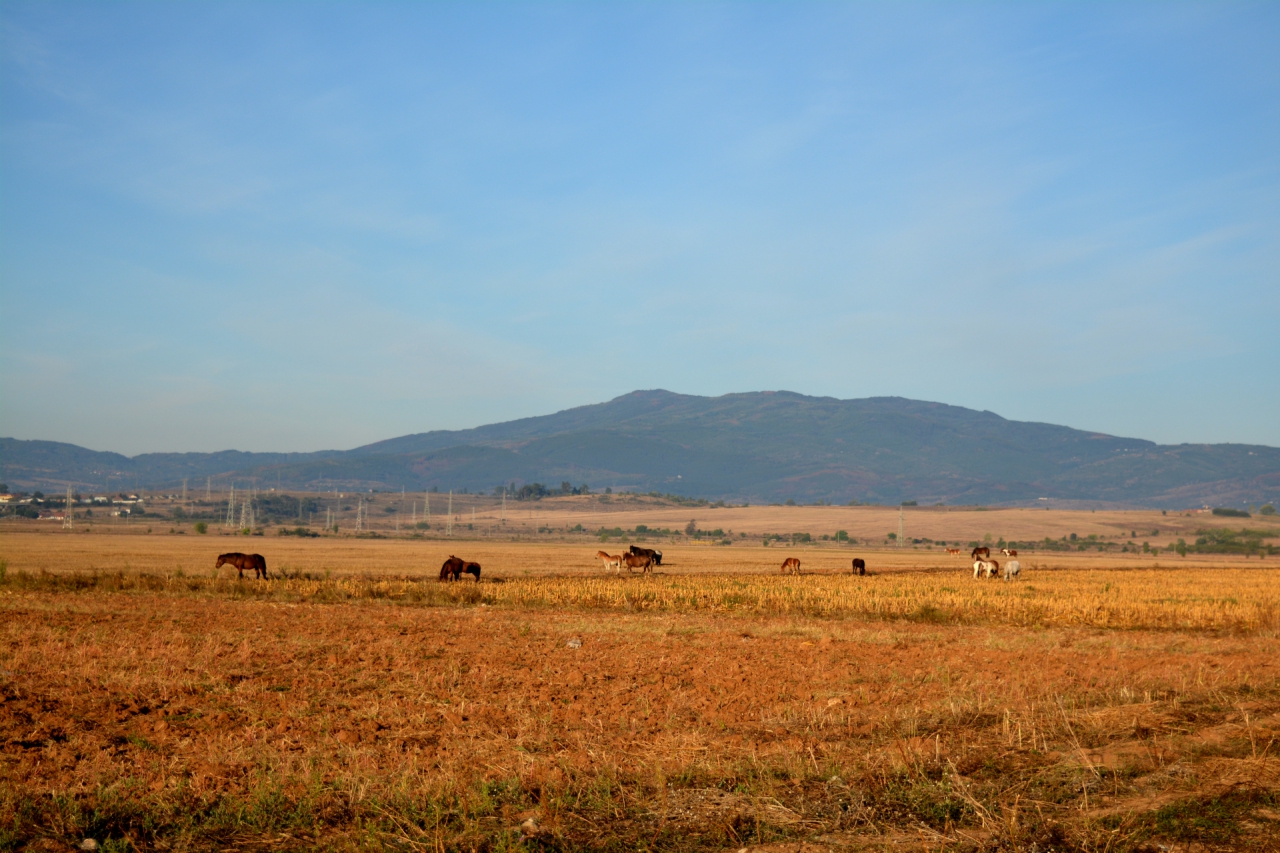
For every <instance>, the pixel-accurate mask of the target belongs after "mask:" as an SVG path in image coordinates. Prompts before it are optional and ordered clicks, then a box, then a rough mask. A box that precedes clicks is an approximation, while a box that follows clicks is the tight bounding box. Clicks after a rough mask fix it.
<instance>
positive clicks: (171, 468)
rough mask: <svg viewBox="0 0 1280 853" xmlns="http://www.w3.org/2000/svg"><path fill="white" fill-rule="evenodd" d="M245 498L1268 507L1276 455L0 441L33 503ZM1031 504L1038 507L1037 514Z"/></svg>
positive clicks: (983, 432)
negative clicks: (503, 493) (147, 493)
mask: <svg viewBox="0 0 1280 853" xmlns="http://www.w3.org/2000/svg"><path fill="white" fill-rule="evenodd" d="M107 477H111V479H112V483H113V485H112V488H113V489H119V488H133V487H135V485H136V487H138V488H147V489H156V488H165V489H172V488H175V487H177V486H179V485H180V484H181V481H182V479H183V478H184V477H185V478H188V481H189V487H190V488H192V489H196V488H198V487H203V485H204V480H205V479H206V478H211V479H212V480H213V482H214V483H215V484H217V485H218V486H220V487H223V488H225V486H226V484H227V483H229V482H231V481H233V480H234V481H237V482H240V483H247V482H249V480H250V479H256V481H257V483H258V485H259V487H267V486H275V485H277V484H278V485H280V486H283V487H286V488H307V489H315V490H322V489H334V488H338V489H379V490H399V489H400V488H402V487H404V488H408V489H412V490H422V489H428V488H432V487H436V488H439V489H442V490H443V489H455V490H461V489H468V490H470V491H489V490H491V489H493V488H494V487H495V486H498V485H501V484H508V485H509V484H511V483H513V482H514V483H515V484H517V485H521V484H523V483H527V482H535V481H536V482H543V483H553V484H559V483H560V482H561V481H564V480H568V481H570V482H572V483H573V484H574V485H578V484H581V483H587V484H589V485H590V486H591V487H592V488H593V490H600V489H603V488H604V487H606V486H609V487H612V488H613V489H614V490H615V491H617V490H624V489H626V490H636V491H644V492H648V491H658V492H669V493H673V494H681V495H689V496H699V497H707V498H712V499H717V498H723V499H726V500H731V501H751V502H770V501H781V500H785V499H788V498H794V499H795V500H798V501H802V502H813V501H817V500H826V501H831V502H838V503H845V502H848V501H850V500H858V501H861V502H878V503H890V504H896V503H899V502H900V501H903V500H917V501H919V502H920V503H921V504H933V503H948V504H992V505H995V504H1027V505H1035V504H1037V503H1038V502H1039V501H1040V499H1042V498H1048V499H1051V500H1052V501H1054V502H1055V504H1057V505H1061V503H1062V502H1064V501H1071V502H1084V503H1095V504H1097V503H1109V504H1130V505H1135V506H1155V507H1186V506H1199V505H1202V504H1213V505H1224V506H1240V505H1241V504H1242V503H1244V502H1255V503H1262V502H1268V501H1272V502H1274V501H1276V500H1277V499H1280V449H1277V448H1273V447H1265V446H1260V445H1239V444H1216V445H1206V444H1197V445H1176V446H1171V445H1158V444H1154V443H1152V442H1150V441H1144V440H1142V439H1135V438H1118V437H1115V436H1110V435H1104V434H1101V433H1091V432H1084V431H1081V430H1076V429H1071V428H1069V427H1062V426H1054V425H1052V424H1040V423H1028V422H1022V421H1010V420H1006V419H1005V418H1002V417H1000V416H999V415H996V414H994V413H992V412H977V411H973V410H971V409H965V408H961V407H958V406H947V405H943V404H941V403H927V402H920V401H917V400H907V399H903V398H900V397H873V398H868V399H862V400H837V399H834V398H830V397H806V396H803V395H801V394H792V393H789V392H783V391H779V392H756V393H748V394H727V395H725V396H723V397H694V396H688V395H683V394H673V393H671V392H668V391H636V392H633V393H631V394H626V395H624V396H622V397H618V398H617V399H614V400H610V401H609V402H607V403H600V404H596V405H591V406H581V407H578V408H575V409H568V410H565V411H562V412H557V413H555V414H552V415H545V416H541V417H534V418H524V419H521V420H516V421H508V422H506V423H500V424H490V425H488V426H482V427H476V428H475V429H469V430H457V431H437V432H427V433H418V434H415V435H406V436H401V437H399V438H392V439H388V440H386V441H380V442H377V443H375V444H369V445H366V446H364V447H357V448H355V449H353V450H346V451H322V452H319V453H240V452H237V451H223V452H221V453H149V454H143V455H141V456H135V457H133V458H129V457H125V456H121V455H119V454H115V453H100V452H95V451H91V450H86V449H84V448H81V447H77V446H75V445H70V444H59V443H55V442H44V441H18V440H15V439H0V479H3V480H4V481H5V482H7V483H8V484H9V485H10V486H12V487H15V488H26V489H32V488H41V489H44V490H46V491H48V490H57V489H63V488H66V486H67V485H72V486H74V487H76V488H80V489H84V490H100V491H101V490H105V488H106V478H107ZM1040 505H1043V503H1040Z"/></svg>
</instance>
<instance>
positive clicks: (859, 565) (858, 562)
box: [853, 557, 867, 575]
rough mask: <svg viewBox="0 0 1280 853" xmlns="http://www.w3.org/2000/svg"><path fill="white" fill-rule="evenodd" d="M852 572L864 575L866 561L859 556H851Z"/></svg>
mask: <svg viewBox="0 0 1280 853" xmlns="http://www.w3.org/2000/svg"><path fill="white" fill-rule="evenodd" d="M853 573H854V574H855V575H865V574H866V573H867V561H866V560H864V559H862V558H861V557H854V558H853Z"/></svg>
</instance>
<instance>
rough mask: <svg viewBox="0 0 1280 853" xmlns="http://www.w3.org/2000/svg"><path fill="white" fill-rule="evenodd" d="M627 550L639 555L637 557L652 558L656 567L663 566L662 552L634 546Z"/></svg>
mask: <svg viewBox="0 0 1280 853" xmlns="http://www.w3.org/2000/svg"><path fill="white" fill-rule="evenodd" d="M627 550H628V551H630V552H631V553H632V554H637V555H639V556H641V557H644V556H648V557H650V558H652V559H653V564H654V565H655V566H661V565H662V552H661V551H655V550H653V549H652V548H641V547H640V546H639V545H632V546H631V547H630V548H628V549H627Z"/></svg>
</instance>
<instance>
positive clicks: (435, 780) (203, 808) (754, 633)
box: [0, 592, 1280, 850]
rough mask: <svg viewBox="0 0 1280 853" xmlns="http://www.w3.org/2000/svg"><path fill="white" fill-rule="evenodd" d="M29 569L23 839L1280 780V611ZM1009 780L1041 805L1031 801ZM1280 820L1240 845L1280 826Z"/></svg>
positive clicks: (584, 826) (1056, 810)
mask: <svg viewBox="0 0 1280 853" xmlns="http://www.w3.org/2000/svg"><path fill="white" fill-rule="evenodd" d="M3 601H4V607H5V611H6V619H5V622H4V626H3V629H0V630H2V634H0V636H2V638H3V643H4V645H3V648H4V649H5V653H4V659H3V667H4V669H5V670H7V671H8V672H10V673H13V675H12V676H11V677H10V680H9V681H8V682H7V683H6V684H5V685H4V689H3V695H4V699H5V705H4V707H5V714H4V716H3V720H4V722H3V723H2V724H0V725H2V727H3V728H2V730H0V737H3V740H4V743H5V744H6V745H5V747H4V751H3V765H2V769H3V773H0V776H3V779H4V781H3V782H0V821H3V822H4V823H3V825H6V826H7V827H8V829H7V831H9V832H10V833H11V837H12V838H14V839H16V840H18V841H19V842H21V843H27V842H32V841H35V840H38V838H40V837H59V838H65V837H68V835H70V836H75V835H77V834H79V833H82V832H83V833H92V832H98V833H100V834H103V835H108V836H111V837H115V838H129V839H131V840H132V843H134V844H135V845H136V846H138V847H140V848H150V847H155V848H160V847H168V846H175V845H176V846H182V847H188V848H213V847H218V846H220V845H223V844H225V843H229V842H232V841H239V842H244V841H257V842H266V841H268V840H272V839H275V840H278V839H279V838H280V837H281V834H282V833H283V834H286V835H287V836H288V837H289V838H292V839H294V840H295V842H296V844H297V846H300V847H301V846H307V845H308V844H312V843H317V841H323V843H324V844H326V845H328V846H336V847H341V846H344V845H345V846H353V847H355V846H362V847H366V846H377V845H381V844H385V845H387V846H392V847H394V846H395V843H396V841H395V839H397V838H401V837H404V838H408V839H409V841H410V842H411V843H415V844H432V843H434V840H436V839H439V840H440V841H441V843H443V844H445V846H446V847H447V848H451V849H469V846H472V845H478V848H477V849H479V848H482V847H485V846H486V845H493V844H498V843H499V842H500V841H501V839H504V838H505V839H508V841H509V840H510V838H511V833H512V832H513V831H514V828H515V827H516V826H517V825H518V824H519V823H520V822H521V821H522V820H524V818H523V817H521V815H525V814H526V813H528V814H533V815H536V816H537V822H538V825H539V826H540V827H541V831H542V832H544V833H545V834H546V839H547V841H548V843H551V842H554V843H555V844H556V845H559V846H564V847H568V848H573V847H591V848H593V849H596V848H598V847H599V846H601V845H602V844H604V842H609V843H614V844H616V845H617V846H619V847H622V846H632V845H634V843H635V842H636V841H637V840H638V839H640V838H644V839H649V840H650V842H651V843H652V846H654V847H655V848H658V849H661V848H669V849H694V848H698V847H707V848H709V849H716V848H717V847H719V846H722V845H725V844H735V843H747V842H752V843H761V842H767V841H768V840H769V839H771V838H775V839H780V838H787V837H792V838H794V837H804V836H805V835H807V834H813V833H815V832H818V831H819V830H821V832H823V833H826V834H828V835H832V834H834V835H833V837H836V838H837V839H838V838H844V839H845V841H844V842H840V843H839V844H837V843H836V842H830V845H831V846H828V847H826V848H822V849H841V848H840V845H841V844H843V845H845V849H852V848H853V847H856V846H857V845H862V844H864V842H865V843H869V839H874V838H875V837H877V833H883V832H888V831H894V830H897V831H901V830H903V829H908V830H909V829H911V828H912V827H919V826H921V825H923V826H926V827H928V828H929V829H930V831H931V832H933V833H934V834H935V836H936V838H943V839H945V838H950V839H951V841H950V843H952V844H953V845H955V846H957V847H958V849H959V848H962V847H963V838H964V833H968V834H969V835H973V834H974V833H982V832H984V831H985V832H986V836H985V837H988V838H993V837H995V835H996V834H1000V833H1003V835H1002V836H1001V837H1005V838H1006V839H1007V840H1009V841H1017V840H1019V839H1020V840H1021V841H1022V842H1030V841H1034V840H1036V839H1040V840H1041V841H1043V840H1044V839H1045V838H1048V837H1050V836H1053V837H1062V838H1072V839H1075V840H1076V841H1080V842H1081V844H1083V842H1084V841H1087V840H1090V839H1093V840H1095V841H1096V840H1098V839H1104V838H1105V837H1107V833H1111V832H1112V829H1111V828H1107V827H1103V826H1102V823H1103V822H1105V821H1107V820H1112V818H1113V817H1114V816H1115V815H1121V816H1122V818H1123V817H1124V816H1129V815H1130V814H1131V812H1133V808H1132V807H1131V805H1132V804H1133V803H1139V804H1141V803H1143V802H1146V800H1148V799H1151V798H1157V799H1159V800H1160V802H1162V803H1164V802H1177V801H1182V800H1185V799H1187V798H1189V797H1190V798H1195V797H1197V796H1199V797H1205V796H1218V795H1220V794H1221V793H1222V792H1223V791H1226V790H1228V789H1231V786H1232V785H1239V784H1243V783H1242V782H1241V780H1245V781H1246V782H1247V784H1248V786H1249V787H1248V790H1249V791H1253V792H1255V793H1258V792H1261V793H1258V801H1257V803H1256V805H1257V806H1258V807H1259V808H1264V809H1265V808H1266V807H1267V806H1266V803H1265V802H1264V800H1265V797H1267V796H1271V794H1269V793H1268V792H1274V790H1275V778H1276V776H1275V774H1276V770H1277V767H1278V766H1280V765H1278V764H1277V759H1276V757H1275V756H1274V747H1271V751H1270V752H1268V750H1267V748H1266V747H1267V744H1269V743H1271V742H1272V740H1274V739H1275V738H1276V737H1277V736H1278V735H1280V684H1278V680H1277V676H1280V665H1278V664H1277V661H1280V648H1278V647H1277V641H1276V640H1275V639H1274V638H1269V637H1267V638H1259V637H1256V636H1255V637H1247V638H1245V637H1241V638H1233V637H1221V636H1213V635H1207V634H1190V635H1189V634H1185V633H1178V632H1175V633H1164V632H1146V633H1139V634H1135V633H1131V632H1130V633H1125V634H1115V633H1114V632H1109V631H1097V630H1080V629H1054V630H1048V631H1046V630H1040V629H1020V628H1009V627H1001V628H999V629H992V628H985V627H961V626H936V625H919V624H904V623H900V624H897V625H892V626H889V625H884V624H881V623H870V624H866V623H858V622H850V621H837V622H831V621H824V622H814V621H813V620H810V619H806V618H796V617H793V618H788V617H754V618H747V617H741V616H725V615H712V614H689V615H672V614H665V615H661V616H659V615H657V614H650V613H638V614H601V613H591V612H563V611H554V610H537V611H528V610H521V609H510V610H506V609H502V610H497V609H493V608H481V607H474V608H461V609H458V608H432V609H422V608H404V607H398V606H394V605H392V606H380V607H369V606H360V605H350V604H347V605H315V604H279V603H274V602H271V601H261V600H228V599H218V598H205V597H200V598H197V597H190V596H175V595H155V594H145V593H139V594H135V595H95V596H81V595H74V594H67V593H57V594H50V593H46V594H42V595H28V594H18V595H15V594H13V593H11V592H10V593H6V596H5V598H4V599H3ZM571 637H579V638H584V641H583V643H582V645H581V647H580V648H578V649H572V648H569V647H568V646H567V645H566V639H567V638H571ZM1178 768H1181V769H1178ZM1175 771H1176V772H1175ZM833 777H838V779H839V780H840V781H839V782H838V783H837V782H832V781H831V780H832V779H833ZM1010 786H1013V787H1012V788H1011V787H1010ZM961 791H963V792H964V794H963V796H962V795H961V793H960V792H961ZM1009 791H1015V792H1016V793H1017V794H1018V795H1019V796H1021V797H1022V798H1023V799H1024V800H1027V801H1032V800H1034V801H1035V802H1036V803H1037V804H1038V811H1037V812H1036V813H1034V814H1033V813H1031V812H1030V811H1025V812H1023V813H1022V814H1021V816H1020V817H1019V816H1017V815H1016V814H1015V813H1014V812H1011V811H1010V806H1009V803H1010V798H1009V795H1008V792H1009ZM48 792H54V794H56V795H57V797H59V798H61V799H51V798H50V794H49V793H48ZM730 794H731V795H732V796H728V795H730ZM967 798H970V799H972V800H973V802H972V803H971V802H970V799H967ZM1160 798H1163V799H1160ZM974 803H976V804H977V805H974ZM59 804H60V805H59ZM69 804H70V805H69ZM761 804H768V806H769V807H767V808H766V807H764V806H763V805H761ZM773 804H776V807H774V805H773ZM1138 811H1139V813H1141V812H1142V811H1144V809H1143V808H1139V809H1138ZM984 812H985V814H984ZM1095 812H1096V813H1097V816H1096V818H1095V817H1091V815H1093V814H1094V813H1095ZM20 816H21V817H20ZM1133 826H1134V827H1137V826H1138V824H1136V823H1135V824H1134V825H1133ZM1267 826H1268V825H1267V824H1265V822H1264V823H1262V824H1258V827H1261V828H1254V829H1245V830H1240V831H1238V832H1237V833H1236V834H1235V835H1233V836H1232V839H1231V843H1232V844H1235V845H1237V846H1236V847H1235V848H1233V849H1258V850H1263V849H1268V848H1267V847H1266V846H1265V844H1269V843H1271V841H1273V840H1274V839H1275V835H1274V832H1272V834H1271V835H1267V834H1266V833H1265V832H1263V830H1264V829H1266V828H1267ZM1268 831H1270V830H1268ZM60 833H61V834H60ZM691 833H692V835H691ZM1054 833H1057V835H1056V836H1054ZM1134 833H1135V834H1134V843H1135V844H1136V843H1137V840H1138V838H1139V836H1141V833H1140V832H1138V829H1134ZM1113 836H1114V833H1113ZM1255 836H1257V837H1256V838H1255ZM1113 840H1114V837H1113ZM501 843H506V842H501ZM286 846H287V845H286ZM604 846H607V845H604ZM1042 846H1043V845H1042ZM934 849H936V848H934ZM1079 849H1090V848H1088V847H1087V846H1081V847H1079ZM1099 849H1101V847H1099ZM1112 849H1126V848H1125V847H1124V846H1123V845H1121V846H1119V847H1117V846H1115V845H1113V846H1112ZM1132 849H1138V848H1137V847H1133V848H1132Z"/></svg>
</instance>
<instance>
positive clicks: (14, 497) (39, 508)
mask: <svg viewBox="0 0 1280 853" xmlns="http://www.w3.org/2000/svg"><path fill="white" fill-rule="evenodd" d="M67 500H68V499H67V496H66V495H45V493H44V492H41V491H35V492H31V493H27V492H10V491H9V487H8V485H6V484H4V483H0V517H3V516H11V517H15V518H28V519H40V520H41V521H64V520H66V517H67ZM70 504H71V508H72V510H73V511H74V510H75V508H76V507H81V506H83V507H85V511H84V513H83V515H84V516H86V517H89V518H92V517H93V514H94V509H95V508H98V509H99V511H100V512H103V513H104V514H107V515H111V516H123V517H128V516H131V515H143V514H145V512H146V509H145V504H146V501H145V499H144V498H142V497H141V496H139V495H136V494H130V493H126V492H118V493H116V494H114V495H82V494H80V493H78V492H75V493H72V495H71V498H70Z"/></svg>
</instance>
